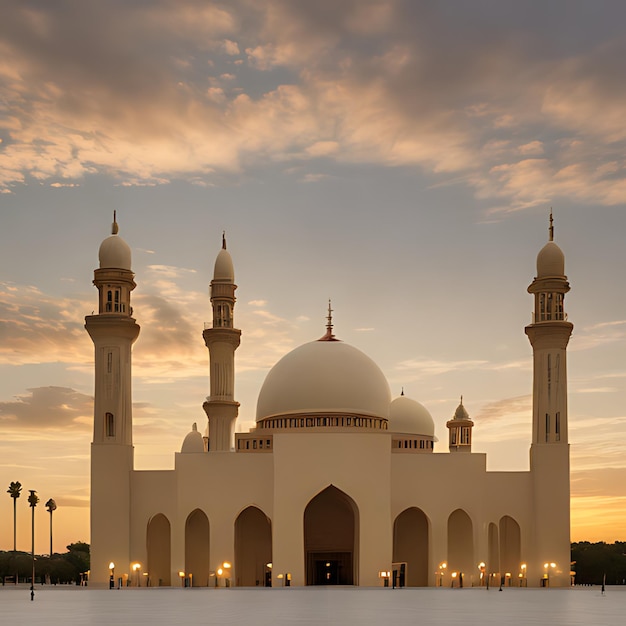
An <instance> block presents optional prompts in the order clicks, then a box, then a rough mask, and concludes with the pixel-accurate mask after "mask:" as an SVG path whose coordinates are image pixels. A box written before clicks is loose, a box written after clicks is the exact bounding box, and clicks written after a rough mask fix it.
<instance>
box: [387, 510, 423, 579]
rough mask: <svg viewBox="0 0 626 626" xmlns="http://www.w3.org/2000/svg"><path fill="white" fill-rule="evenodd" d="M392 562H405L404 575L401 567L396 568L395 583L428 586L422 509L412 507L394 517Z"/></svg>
mask: <svg viewBox="0 0 626 626" xmlns="http://www.w3.org/2000/svg"><path fill="white" fill-rule="evenodd" d="M393 562H394V563H404V564H406V568H405V572H404V576H403V575H402V568H401V567H399V568H398V573H399V576H398V577H397V579H396V581H395V582H396V585H398V586H399V587H404V586H407V587H427V586H428V518H427V517H426V515H425V514H424V512H423V511H422V510H420V509H418V508H415V507H412V508H410V509H406V510H404V511H403V512H402V513H400V515H398V517H396V521H395V522H394V525H393ZM394 569H395V567H394Z"/></svg>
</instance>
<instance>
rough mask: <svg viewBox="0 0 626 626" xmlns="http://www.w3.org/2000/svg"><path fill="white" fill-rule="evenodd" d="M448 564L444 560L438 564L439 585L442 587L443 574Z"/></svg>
mask: <svg viewBox="0 0 626 626" xmlns="http://www.w3.org/2000/svg"><path fill="white" fill-rule="evenodd" d="M447 567H448V564H447V563H446V562H445V561H444V562H443V563H441V564H440V565H439V586H440V587H443V575H444V574H445V573H446V568H447Z"/></svg>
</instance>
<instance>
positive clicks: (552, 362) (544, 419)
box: [525, 212, 573, 585]
mask: <svg viewBox="0 0 626 626" xmlns="http://www.w3.org/2000/svg"><path fill="white" fill-rule="evenodd" d="M548 232H549V241H548V243H547V244H546V245H545V246H544V247H543V248H542V249H541V251H540V252H539V254H538V255H537V277H536V278H535V279H534V280H533V282H532V283H531V285H530V286H529V287H528V292H529V293H531V294H533V295H534V298H535V311H534V314H533V322H532V324H530V325H528V326H526V329H525V330H526V334H527V335H528V338H529V339H530V343H531V345H532V349H533V420H532V444H531V449H530V470H531V473H532V480H533V489H534V507H535V508H534V510H535V546H536V549H537V554H536V555H535V559H536V562H535V566H536V567H538V568H539V569H538V572H536V573H537V574H539V573H540V574H541V575H542V576H543V575H544V574H547V575H548V576H549V577H550V584H552V585H567V584H569V569H570V556H569V554H570V535H569V529H570V514H569V506H570V501H569V500H570V488H569V441H568V434H567V368H566V349H567V344H568V342H569V338H570V335H571V334H572V329H573V324H571V323H570V322H568V321H567V314H566V313H565V307H564V300H565V294H566V293H567V292H568V291H569V289H570V287H569V283H568V282H567V276H565V257H564V255H563V252H562V251H561V249H560V248H559V247H558V246H557V245H556V243H554V225H553V219H552V212H550V227H549V229H548ZM545 563H548V564H549V569H550V570H554V571H549V572H547V571H546V572H544V571H543V568H544V564H545ZM552 563H555V564H556V565H555V567H554V568H553V567H552V565H551V564H552ZM530 567H531V564H530V563H529V572H528V575H529V576H530V575H532V572H531V571H530Z"/></svg>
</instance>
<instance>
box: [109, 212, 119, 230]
mask: <svg viewBox="0 0 626 626" xmlns="http://www.w3.org/2000/svg"><path fill="white" fill-rule="evenodd" d="M119 232H120V227H119V226H118V224H117V211H116V210H115V209H114V210H113V224H111V234H112V235H117V233H119Z"/></svg>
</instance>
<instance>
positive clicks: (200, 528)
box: [185, 509, 211, 587]
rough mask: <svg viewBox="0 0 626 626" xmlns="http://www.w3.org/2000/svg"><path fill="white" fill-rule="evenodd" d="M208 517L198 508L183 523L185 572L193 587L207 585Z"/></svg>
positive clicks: (208, 569) (208, 559) (208, 561)
mask: <svg viewBox="0 0 626 626" xmlns="http://www.w3.org/2000/svg"><path fill="white" fill-rule="evenodd" d="M209 542H210V533H209V518H208V517H207V516H206V514H205V513H204V512H203V511H201V510H200V509H196V510H195V511H192V512H191V513H190V514H189V516H188V517H187V521H186V523H185V573H186V574H187V576H189V575H191V584H192V586H193V587H208V586H209V571H210V563H211V561H210V558H209Z"/></svg>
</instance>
